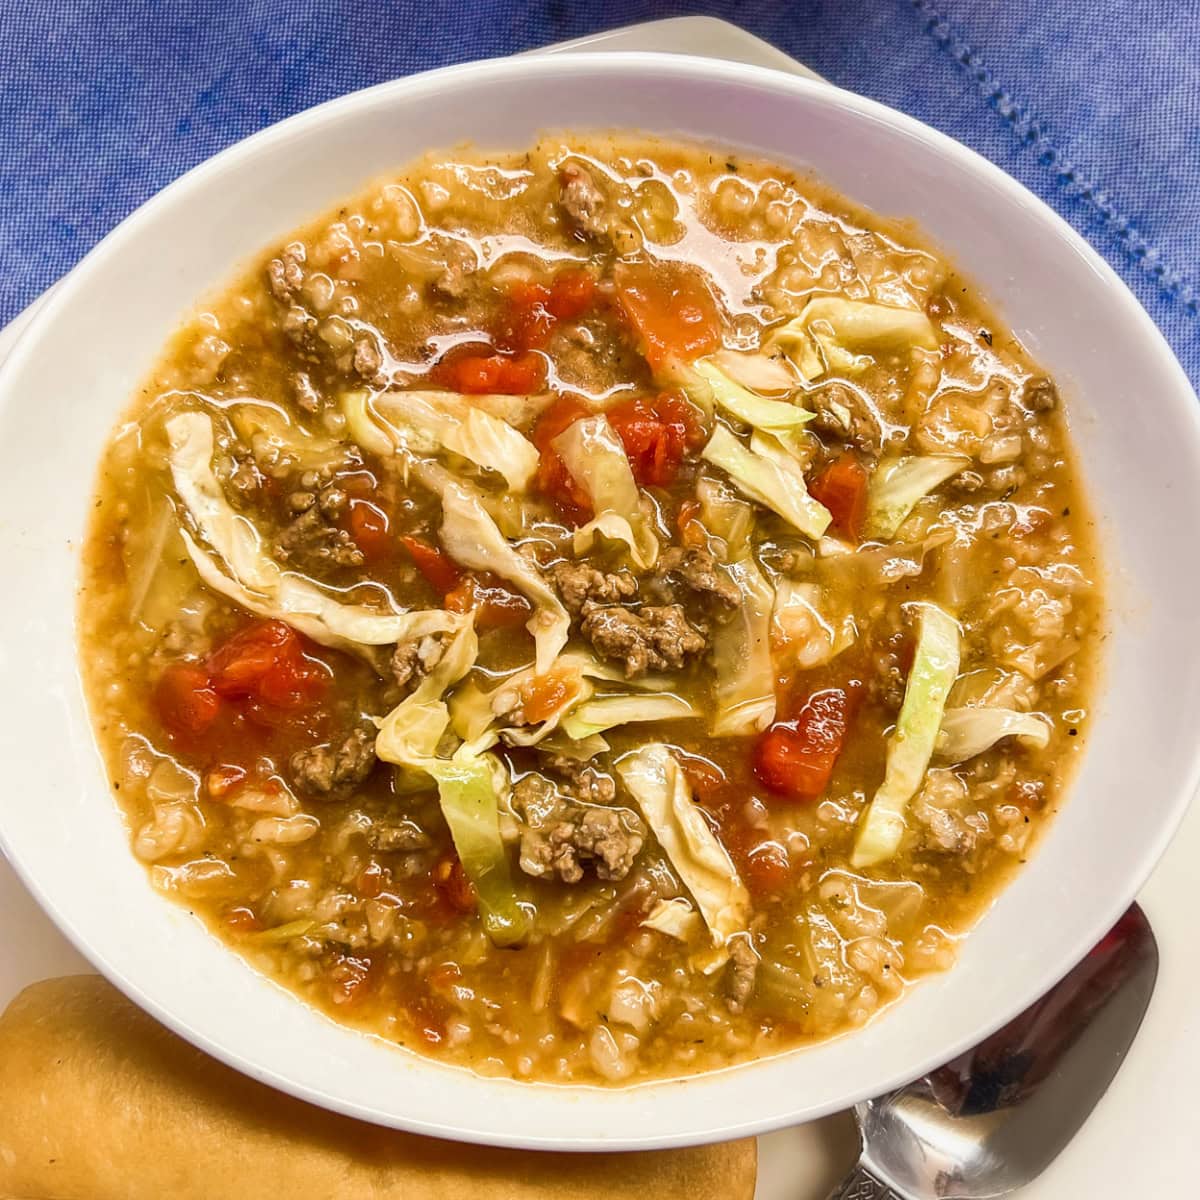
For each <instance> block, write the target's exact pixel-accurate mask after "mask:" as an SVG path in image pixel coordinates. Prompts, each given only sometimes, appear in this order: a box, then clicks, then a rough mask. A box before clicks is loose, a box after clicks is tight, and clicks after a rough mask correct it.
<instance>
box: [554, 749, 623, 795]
mask: <svg viewBox="0 0 1200 1200" xmlns="http://www.w3.org/2000/svg"><path fill="white" fill-rule="evenodd" d="M541 762H542V765H543V766H544V767H545V768H546V770H547V771H550V772H552V773H553V774H555V775H557V776H558V777H559V778H560V779H562V780H563V781H564V782H565V784H566V789H567V791H569V792H570V793H571V794H572V795H574V796H575V797H576V798H577V799H579V800H583V801H585V802H586V803H588V804H611V803H612V802H613V801H614V800H615V799H616V798H617V783H616V780H615V779H613V777H612V776H611V775H609V774H607V773H606V772H604V771H599V770H597V769H596V768H595V767H593V766H592V765H591V764H590V763H587V762H584V761H582V760H581V759H578V758H571V757H570V755H567V754H545V755H543V756H542V759H541Z"/></svg>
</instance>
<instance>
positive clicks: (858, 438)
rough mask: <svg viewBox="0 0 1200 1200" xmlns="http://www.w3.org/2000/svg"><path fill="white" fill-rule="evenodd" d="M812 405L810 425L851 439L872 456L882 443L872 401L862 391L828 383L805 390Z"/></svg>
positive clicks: (845, 438) (880, 431)
mask: <svg viewBox="0 0 1200 1200" xmlns="http://www.w3.org/2000/svg"><path fill="white" fill-rule="evenodd" d="M808 400H809V403H810V404H811V405H812V409H813V412H814V413H815V414H816V415H815V416H814V417H813V421H812V427H813V428H814V429H818V430H820V431H821V432H822V433H829V434H832V435H833V436H834V437H836V438H840V439H841V440H842V441H845V442H850V443H851V444H852V445H854V446H857V447H858V448H859V449H860V450H862V451H863V452H864V453H866V454H869V455H870V456H871V457H872V458H877V457H878V456H879V453H880V449H881V447H882V444H883V429H882V427H881V425H880V423H879V416H878V414H877V413H876V412H875V410H874V409H873V408H872V407H871V402H870V401H869V400H868V399H867V398H866V396H864V395H863V394H862V393H861V392H859V391H857V390H855V389H854V388H849V387H846V386H845V385H843V384H840V383H831V384H829V385H828V386H826V387H822V388H817V389H816V390H815V391H812V392H809V394H808Z"/></svg>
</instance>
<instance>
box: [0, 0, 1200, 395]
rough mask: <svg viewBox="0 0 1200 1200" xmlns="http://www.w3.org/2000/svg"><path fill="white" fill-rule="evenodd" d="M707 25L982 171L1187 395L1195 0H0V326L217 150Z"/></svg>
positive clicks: (1195, 317)
mask: <svg viewBox="0 0 1200 1200" xmlns="http://www.w3.org/2000/svg"><path fill="white" fill-rule="evenodd" d="M689 13H701V14H705V15H709V16H719V17H724V18H725V19H727V20H730V21H734V22H736V23H738V24H740V25H742V26H743V27H744V28H746V29H748V30H750V31H751V32H752V33H756V34H758V35H759V36H760V37H763V38H766V39H767V40H768V41H770V42H773V43H774V44H775V45H777V46H779V47H780V48H781V49H783V50H785V51H787V52H788V53H789V54H792V55H794V56H795V57H797V58H799V59H800V60H801V61H803V62H805V63H807V64H809V65H810V66H811V67H812V68H813V69H814V70H816V71H818V72H820V73H821V74H822V75H825V76H826V77H827V78H829V79H831V80H833V81H834V82H835V83H838V84H840V85H842V86H843V87H846V88H850V89H852V90H854V91H857V92H860V93H862V94H863V95H867V96H871V97H873V98H875V99H877V100H881V101H883V102H884V103H885V104H889V105H892V106H893V107H895V108H899V109H902V110H904V111H905V112H908V113H911V114H912V115H914V116H916V117H919V118H920V119H921V120H924V121H926V122H928V123H929V124H931V125H934V126H936V127H937V128H939V129H942V130H944V131H945V132H946V133H949V134H950V135H951V136H953V137H955V138H958V139H959V140H960V141H962V142H965V143H966V144H967V145H969V146H971V147H973V148H974V149H976V150H978V151H979V152H980V153H982V154H984V155H985V156H987V157H988V158H990V159H992V160H993V161H994V162H996V163H998V164H999V165H1000V166H1001V167H1003V168H1004V169H1005V170H1006V171H1008V172H1009V173H1010V174H1012V175H1014V176H1015V177H1016V178H1018V179H1019V180H1020V181H1021V182H1022V183H1024V184H1025V185H1026V186H1028V187H1029V188H1031V189H1032V190H1033V191H1034V192H1036V193H1037V194H1038V195H1040V196H1041V197H1042V198H1043V199H1045V200H1046V201H1047V202H1048V203H1049V204H1050V205H1052V206H1053V207H1054V208H1055V209H1056V210H1057V211H1058V212H1059V213H1061V214H1062V215H1063V216H1064V217H1065V218H1066V219H1067V220H1068V221H1070V223H1071V224H1072V225H1074V226H1075V228H1076V229H1078V230H1079V231H1080V232H1081V233H1083V234H1084V235H1085V236H1086V237H1088V238H1089V239H1090V240H1091V241H1092V243H1093V244H1094V245H1095V246H1096V247H1097V249H1099V251H1100V252H1101V253H1102V254H1103V255H1104V256H1105V257H1106V258H1107V259H1108V261H1109V262H1110V263H1111V264H1112V265H1113V266H1114V267H1115V268H1116V269H1117V271H1118V272H1119V273H1120V274H1121V275H1122V276H1123V277H1124V279H1125V280H1126V281H1127V283H1128V284H1129V286H1130V287H1131V288H1132V289H1133V291H1134V293H1135V294H1136V295H1137V296H1138V298H1139V300H1140V301H1141V302H1142V304H1143V305H1144V306H1145V307H1146V309H1147V310H1148V311H1149V313H1150V315H1151V316H1152V317H1153V318H1154V319H1155V320H1156V321H1157V322H1158V324H1159V326H1160V327H1161V328H1162V330H1163V332H1164V333H1165V334H1166V335H1167V338H1168V340H1169V341H1170V342H1171V344H1172V345H1173V347H1174V348H1175V351H1176V353H1177V354H1178V356H1179V358H1180V360H1181V361H1182V362H1183V365H1184V367H1185V369H1186V370H1187V372H1188V374H1189V376H1190V377H1191V380H1192V383H1193V385H1198V386H1200V0H1124V2H1121V0H1118V2H1117V3H1109V4H1096V3H1087V2H1085V0H1059V2H1058V3H1048V2H1047V0H1005V3H1002V4H1001V3H996V0H741V2H738V0H712V2H710V3H702V4H678V3H655V2H653V0H607V3H603V4H601V3H599V2H597V0H582V2H580V0H577V2H576V3H567V2H566V0H457V2H456V0H421V3H416V2H415V0H319V2H317V0H236V2H235V0H228V2H223V0H122V2H121V3H117V2H116V0H73V2H72V3H70V4H62V3H58V2H54V0H23V2H21V3H18V2H17V0H0V18H2V21H0V28H3V37H2V38H0V201H2V203H0V323H3V322H4V321H7V320H9V319H10V318H11V317H13V316H15V315H16V313H18V312H19V311H20V310H21V309H22V308H23V307H24V306H25V305H26V304H28V303H29V302H30V301H31V300H32V299H33V298H34V297H35V296H36V295H37V294H38V293H39V292H41V291H42V290H43V289H44V288H45V287H47V286H48V285H49V284H51V283H53V282H54V280H56V279H57V278H59V276H61V275H62V274H63V273H64V272H66V271H67V270H69V269H70V268H71V266H72V265H73V264H74V263H75V262H76V261H78V259H79V258H80V257H82V255H83V254H84V253H86V251H87V250H88V249H89V248H90V247H91V246H92V245H93V244H94V243H95V242H96V241H98V240H99V239H100V238H101V237H103V236H104V234H105V233H107V232H108V231H109V230H110V229H111V228H112V227H113V226H114V225H115V224H116V223H117V222H118V221H120V220H121V218H122V217H124V216H125V215H126V214H127V213H129V212H130V211H132V210H133V209H134V208H136V207H137V206H138V205H139V204H140V203H142V201H144V200H146V199H147V198H148V197H149V196H151V195H152V194H153V193H154V192H156V191H157V190H158V189H160V188H161V187H163V186H164V185H165V184H167V183H169V182H170V181H171V180H172V179H174V178H175V177H176V176H178V175H179V174H181V173H182V172H183V171H185V170H187V169H188V168H189V167H192V166H194V165H195V164H196V163H198V162H201V161H202V160H203V159H205V158H207V157H208V156H210V155H211V154H213V153H215V152H216V151H218V150H220V149H222V148H224V147H225V146H228V145H229V144H231V143H232V142H234V141H237V140H238V139H240V138H242V137H244V136H246V135H247V134H250V133H253V132H254V131H256V130H258V129H261V128H262V127H263V126H265V125H268V124H270V123H272V122H274V121H278V120H280V119H282V118H283V117H286V116H289V115H291V114H292V113H295V112H298V111H299V110H301V109H304V108H307V107H309V106H311V105H313V104H316V103H318V102H320V101H322V100H327V99H329V98H330V97H333V96H336V95H340V94H342V93H344V92H348V91H351V90H353V89H355V88H359V87H365V86H367V85H369V84H373V83H378V82H381V81H383V80H386V79H392V78H395V77H397V76H400V75H405V74H408V73H410V72H413V71H418V70H422V69H424V68H427V67H435V66H443V65H445V64H448V63H453V62H461V61H464V60H468V59H475V58H485V57H490V56H494V55H499V54H508V53H511V52H513V51H517V50H525V49H529V48H532V47H535V46H538V45H544V44H547V43H550V42H554V41H559V40H563V39H566V38H572V37H579V36H581V35H583V34H587V33H593V32H597V31H599V30H602V29H607V28H613V27H616V26H619V25H626V24H630V23H632V22H635V21H644V20H652V19H656V18H662V17H669V16H681V15H685V14H689Z"/></svg>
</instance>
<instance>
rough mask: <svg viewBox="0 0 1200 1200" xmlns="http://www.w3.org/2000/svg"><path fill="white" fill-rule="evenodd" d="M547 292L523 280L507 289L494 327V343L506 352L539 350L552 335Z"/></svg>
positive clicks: (548, 294) (547, 290) (548, 292)
mask: <svg viewBox="0 0 1200 1200" xmlns="http://www.w3.org/2000/svg"><path fill="white" fill-rule="evenodd" d="M549 303H550V289H549V288H548V287H546V286H545V284H541V283H528V282H525V281H522V282H521V283H517V284H514V285H513V286H511V287H510V288H509V289H508V295H507V297H506V300H505V304H504V310H503V312H502V313H501V315H500V318H499V320H498V321H497V322H496V326H495V339H496V344H497V345H498V346H500V347H502V348H503V349H505V350H511V351H519V350H540V349H541V348H542V347H543V346H544V345H545V344H546V343H547V342H548V341H549V340H550V335H551V334H552V333H553V332H554V320H555V318H554V314H553V313H552V312H551V311H550V309H549V307H548V305H549Z"/></svg>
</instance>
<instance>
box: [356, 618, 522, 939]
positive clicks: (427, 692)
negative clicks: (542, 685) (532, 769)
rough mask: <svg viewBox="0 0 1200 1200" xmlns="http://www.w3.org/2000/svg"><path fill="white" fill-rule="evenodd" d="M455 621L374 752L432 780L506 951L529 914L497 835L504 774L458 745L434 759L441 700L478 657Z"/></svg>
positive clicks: (444, 717) (441, 732)
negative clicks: (440, 650)
mask: <svg viewBox="0 0 1200 1200" xmlns="http://www.w3.org/2000/svg"><path fill="white" fill-rule="evenodd" d="M459 622H460V624H459V628H458V629H457V631H456V632H455V635H454V637H453V639H452V640H451V642H450V645H449V646H447V648H446V651H445V653H444V654H443V655H442V658H441V660H440V661H439V662H438V664H437V665H436V666H435V667H434V668H433V670H432V671H430V673H429V674H428V675H426V676H425V678H424V679H422V680H421V681H420V683H419V684H418V685H417V687H416V688H415V690H414V691H413V692H412V694H411V695H409V696H407V697H405V699H403V700H401V701H400V703H399V704H398V705H396V707H395V708H394V709H392V711H391V712H390V713H388V714H387V716H386V717H384V718H383V719H382V720H381V721H378V722H377V724H378V726H379V733H378V736H377V737H376V739H375V753H376V754H377V755H378V756H379V757H380V758H381V759H382V760H383V761H384V762H388V763H392V764H394V765H395V766H397V767H400V768H402V769H404V770H406V771H418V772H424V773H425V774H426V775H430V776H432V777H433V780H434V782H435V783H436V784H437V789H438V799H439V801H440V804H441V809H442V813H443V815H444V816H445V818H446V824H447V825H449V826H450V836H451V837H452V838H453V839H454V848H455V850H456V851H457V852H458V857H459V859H460V860H461V862H462V865H463V870H464V871H465V872H466V875H467V878H468V879H470V881H471V882H472V884H474V885H475V891H476V893H477V894H478V897H479V911H480V915H481V916H482V917H483V924H484V928H485V929H486V930H487V933H488V936H489V937H490V938H491V939H492V941H494V942H495V943H496V944H497V945H501V946H507V945H511V944H512V943H514V942H517V941H520V940H521V939H522V938H523V937H524V936H525V935H526V933H527V932H528V929H529V915H528V913H526V911H525V910H524V909H523V908H522V907H521V906H520V904H519V903H518V901H517V893H516V888H515V887H514V885H513V881H512V875H511V872H510V869H509V862H508V855H507V853H506V852H505V849H504V843H503V840H502V839H501V837H500V798H501V795H502V793H503V791H504V790H505V788H506V787H507V774H506V772H505V770H504V766H503V764H502V763H501V762H500V760H499V759H498V758H496V756H495V755H492V754H486V753H482V752H480V751H479V750H478V749H477V748H476V747H474V746H471V745H462V746H459V748H458V749H457V750H456V751H455V753H454V754H453V755H452V756H451V757H449V758H442V757H439V754H438V751H439V749H440V747H441V745H442V743H443V741H444V739H445V738H446V736H447V731H448V728H449V725H450V712H449V710H448V708H447V707H446V703H445V701H444V700H443V698H442V697H443V694H444V693H445V692H446V690H447V689H448V688H449V687H451V686H452V685H453V684H455V683H457V682H458V681H459V680H460V679H462V677H463V676H464V675H465V674H466V673H467V672H468V671H469V670H470V669H471V667H472V666H473V665H474V662H475V659H476V657H477V655H478V653H479V640H478V638H477V637H476V635H475V627H474V617H473V615H472V614H471V613H466V614H464V615H463V616H462V617H460V618H459Z"/></svg>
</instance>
